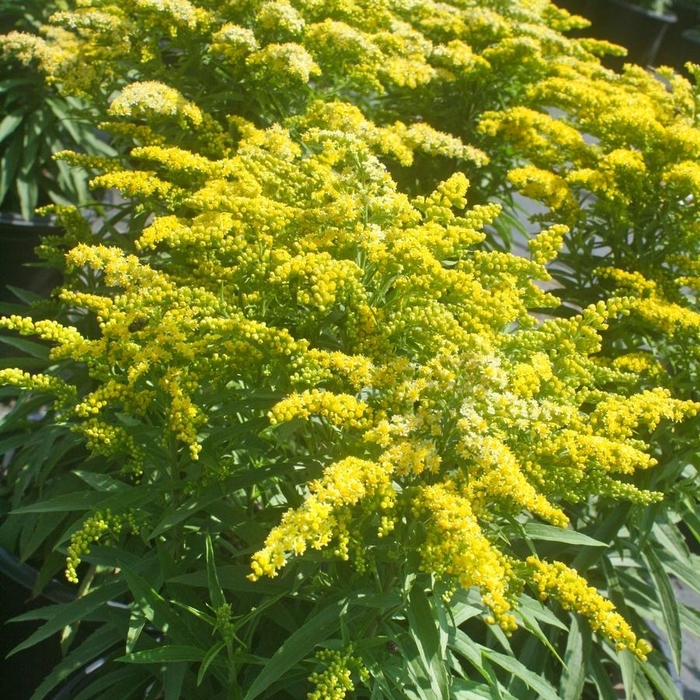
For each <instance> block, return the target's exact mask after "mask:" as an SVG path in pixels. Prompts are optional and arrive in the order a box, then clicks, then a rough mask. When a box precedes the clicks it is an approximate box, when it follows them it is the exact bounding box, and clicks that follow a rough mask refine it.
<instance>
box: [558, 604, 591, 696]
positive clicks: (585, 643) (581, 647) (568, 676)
mask: <svg viewBox="0 0 700 700" xmlns="http://www.w3.org/2000/svg"><path fill="white" fill-rule="evenodd" d="M569 620H570V623H569V638H568V639H567V642H566V651H565V652H564V669H563V671H562V675H561V683H560V686H559V694H560V695H561V700H579V699H580V698H581V697H582V696H583V686H584V684H585V682H586V670H587V668H588V658H589V655H590V652H591V628H590V626H589V625H581V624H580V621H579V618H578V615H570V616H569Z"/></svg>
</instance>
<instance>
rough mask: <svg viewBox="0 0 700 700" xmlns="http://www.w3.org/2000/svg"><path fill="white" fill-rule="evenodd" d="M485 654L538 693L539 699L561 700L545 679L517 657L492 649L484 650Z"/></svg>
mask: <svg viewBox="0 0 700 700" xmlns="http://www.w3.org/2000/svg"><path fill="white" fill-rule="evenodd" d="M483 653H484V656H486V658H488V659H490V660H491V661H493V662H494V663H495V664H497V665H498V666H500V667H501V668H503V669H505V670H506V671H508V672H509V673H512V674H513V675H515V676H517V677H518V678H520V679H521V680H522V681H523V683H525V685H527V686H528V687H529V688H532V689H533V690H534V691H536V692H537V693H538V694H539V697H540V698H542V699H543V700H559V696H558V695H557V693H556V691H555V690H554V688H552V686H551V685H550V684H549V683H548V682H547V681H546V680H545V679H544V678H541V677H540V676H538V675H537V674H536V673H533V672H532V671H530V670H529V669H528V668H527V667H526V666H524V665H523V664H522V663H520V661H518V660H517V659H516V658H515V657H513V656H509V655H507V654H501V653H500V652H497V651H492V650H490V649H484V652H483Z"/></svg>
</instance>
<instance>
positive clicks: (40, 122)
mask: <svg viewBox="0 0 700 700" xmlns="http://www.w3.org/2000/svg"><path fill="white" fill-rule="evenodd" d="M61 7H65V5H64V3H61V2H52V3H43V2H42V3H39V2H36V3H32V2H22V3H14V2H3V3H2V6H1V7H0V27H1V28H2V29H3V30H5V31H9V29H11V28H14V29H21V30H24V31H25V32H26V31H38V28H39V27H40V26H41V24H42V22H43V21H46V19H47V18H48V17H49V15H50V14H51V13H52V12H54V11H56V10H57V9H59V8H61ZM31 36H32V38H33V39H34V40H35V39H36V38H37V37H35V36H34V35H31ZM0 66H1V69H2V74H3V79H2V80H1V81H0V112H2V115H3V118H2V121H0V206H1V207H2V209H3V210H4V211H13V212H20V213H21V214H22V216H23V217H24V218H25V219H27V220H30V219H32V218H34V211H35V209H36V208H37V206H38V205H46V204H49V203H50V202H52V201H53V202H62V203H64V204H66V203H77V202H85V201H87V200H88V198H89V195H88V186H87V180H88V177H87V174H86V173H85V172H84V171H81V170H80V169H78V168H70V167H68V166H67V165H66V164H65V163H62V162H60V161H52V158H51V156H52V154H53V153H56V152H57V151H60V150H62V149H66V148H72V149H79V150H81V151H83V152H85V151H87V152H92V153H110V152H111V151H110V149H109V148H108V147H107V145H106V144H105V143H104V142H102V141H100V140H99V139H98V138H96V137H95V136H94V134H93V130H94V126H93V124H92V123H90V122H88V121H86V120H85V118H84V117H82V116H81V103H80V101H79V100H77V99H76V98H74V97H71V96H68V95H63V94H61V93H60V92H59V91H58V90H57V89H56V88H55V87H54V86H52V85H47V84H46V82H45V81H44V79H43V78H42V76H41V75H40V74H39V73H37V71H36V69H35V68H32V67H31V66H25V65H22V63H21V62H20V61H19V60H17V58H16V57H15V56H13V54H12V53H11V51H5V52H3V53H2V55H1V56H0Z"/></svg>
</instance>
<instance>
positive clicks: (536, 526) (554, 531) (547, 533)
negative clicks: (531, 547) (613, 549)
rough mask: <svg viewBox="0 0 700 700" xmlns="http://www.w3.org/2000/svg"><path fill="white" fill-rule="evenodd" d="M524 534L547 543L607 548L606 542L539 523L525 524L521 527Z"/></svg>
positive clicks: (574, 531)
mask: <svg viewBox="0 0 700 700" xmlns="http://www.w3.org/2000/svg"><path fill="white" fill-rule="evenodd" d="M523 531H524V532H525V534H526V535H527V536H528V537H530V538H532V539H533V540H546V541H548V542H560V543H561V544H571V545H574V546H582V547H609V546H610V545H609V544H608V543H607V542H601V541H600V540H596V539H594V538H593V537H589V536H588V535H584V534H583V533H582V532H576V530H568V529H566V528H563V527H554V526H553V525H544V524H541V523H526V524H525V525H524V526H523Z"/></svg>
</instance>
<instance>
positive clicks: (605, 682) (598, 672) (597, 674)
mask: <svg viewBox="0 0 700 700" xmlns="http://www.w3.org/2000/svg"><path fill="white" fill-rule="evenodd" d="M590 666H591V673H592V677H593V683H594V684H595V687H596V690H597V691H598V698H599V699H600V700H618V695H617V693H616V692H615V688H614V687H613V684H612V681H611V680H610V675H609V674H608V672H607V670H606V669H605V666H604V665H603V662H602V661H601V660H600V656H598V655H597V654H592V655H591V657H590Z"/></svg>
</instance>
